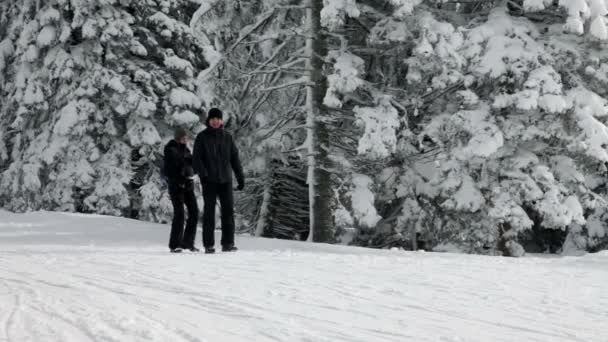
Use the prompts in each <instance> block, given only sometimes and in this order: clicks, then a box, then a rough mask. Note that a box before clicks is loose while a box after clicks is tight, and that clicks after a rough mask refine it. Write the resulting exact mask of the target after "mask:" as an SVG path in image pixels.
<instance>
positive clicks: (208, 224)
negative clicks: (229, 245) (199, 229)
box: [202, 183, 218, 248]
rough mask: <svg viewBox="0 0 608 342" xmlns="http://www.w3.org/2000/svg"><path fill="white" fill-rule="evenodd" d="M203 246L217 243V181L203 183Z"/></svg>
mask: <svg viewBox="0 0 608 342" xmlns="http://www.w3.org/2000/svg"><path fill="white" fill-rule="evenodd" d="M202 186H203V200H204V201H205V204H204V207H203V246H204V247H205V248H208V247H213V246H214V245H215V236H214V231H215V200H216V199H217V186H218V184H216V183H204V184H203V185H202Z"/></svg>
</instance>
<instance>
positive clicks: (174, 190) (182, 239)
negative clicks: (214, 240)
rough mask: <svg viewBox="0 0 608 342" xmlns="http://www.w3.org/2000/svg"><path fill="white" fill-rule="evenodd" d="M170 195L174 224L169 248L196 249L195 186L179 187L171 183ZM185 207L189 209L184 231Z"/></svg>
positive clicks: (196, 211)
mask: <svg viewBox="0 0 608 342" xmlns="http://www.w3.org/2000/svg"><path fill="white" fill-rule="evenodd" d="M169 195H170V196H171V203H172V204H173V222H172V224H171V236H170V238H169V248H171V249H174V248H178V247H182V248H191V247H194V238H195V237H196V223H197V222H198V205H197V204H196V196H194V186H193V184H192V183H190V184H187V185H179V184H175V183H169ZM184 205H186V208H188V221H187V222H186V230H185V231H184Z"/></svg>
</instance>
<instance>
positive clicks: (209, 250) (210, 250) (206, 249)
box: [205, 247, 215, 254]
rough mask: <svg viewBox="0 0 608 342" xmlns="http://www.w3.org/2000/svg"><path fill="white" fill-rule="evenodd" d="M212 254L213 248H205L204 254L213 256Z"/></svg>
mask: <svg viewBox="0 0 608 342" xmlns="http://www.w3.org/2000/svg"><path fill="white" fill-rule="evenodd" d="M213 253H215V248H213V247H205V254H213Z"/></svg>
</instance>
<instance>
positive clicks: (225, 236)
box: [202, 182, 234, 247]
mask: <svg viewBox="0 0 608 342" xmlns="http://www.w3.org/2000/svg"><path fill="white" fill-rule="evenodd" d="M202 186H203V199H204V201H205V208H204V209H203V246H205V247H213V246H214V245H215V235H214V230H215V202H216V200H217V198H218V197H219V198H220V206H221V214H222V241H221V243H222V246H231V245H234V199H233V196H232V183H207V182H204V183H203V184H202Z"/></svg>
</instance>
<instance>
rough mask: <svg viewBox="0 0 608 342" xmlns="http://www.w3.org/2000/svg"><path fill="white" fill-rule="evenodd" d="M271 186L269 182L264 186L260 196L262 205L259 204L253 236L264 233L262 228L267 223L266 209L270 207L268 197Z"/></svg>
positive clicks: (269, 196)
mask: <svg viewBox="0 0 608 342" xmlns="http://www.w3.org/2000/svg"><path fill="white" fill-rule="evenodd" d="M271 187H272V185H271V184H270V182H269V183H268V184H266V186H265V187H264V196H263V198H262V205H261V206H260V215H259V217H258V222H257V225H256V227H255V236H262V235H263V234H264V229H266V226H267V225H268V214H269V210H268V209H269V207H270V199H271V197H272V196H271V192H270V188H271Z"/></svg>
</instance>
